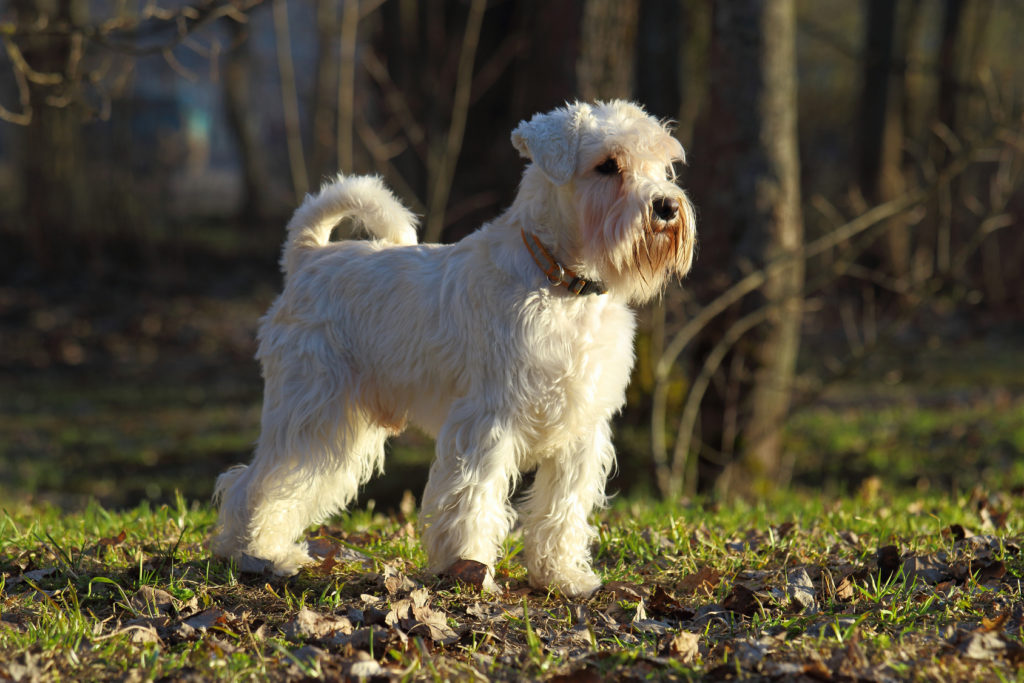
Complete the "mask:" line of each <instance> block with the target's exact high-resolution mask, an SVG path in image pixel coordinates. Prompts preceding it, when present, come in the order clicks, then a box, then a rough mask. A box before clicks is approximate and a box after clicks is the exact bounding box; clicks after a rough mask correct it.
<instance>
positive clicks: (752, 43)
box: [704, 0, 804, 493]
mask: <svg viewBox="0 0 1024 683" xmlns="http://www.w3.org/2000/svg"><path fill="white" fill-rule="evenodd" d="M795 30H796V24H795V7H794V0H730V1H729V2H717V3H715V6H714V24H713V39H712V59H711V70H710V79H709V80H710V91H711V112H710V116H709V121H712V122H714V124H713V125H711V126H709V128H710V132H709V135H710V137H711V143H710V148H711V149H710V152H711V154H710V155H709V156H708V158H707V159H706V160H705V161H706V163H707V164H708V165H709V166H710V174H711V178H712V181H711V184H710V185H706V186H705V187H706V188H713V189H711V190H710V192H711V194H712V195H713V197H714V199H712V200H711V201H709V204H708V207H707V209H708V210H707V211H706V214H705V216H706V218H705V220H704V224H706V225H713V226H715V228H714V229H715V230H716V231H722V232H724V233H725V235H726V239H728V240H729V241H730V242H731V243H732V244H733V245H735V251H734V254H735V257H734V258H735V262H734V267H733V272H734V274H735V275H736V276H739V275H741V274H742V272H743V271H744V270H749V269H751V268H760V267H762V266H763V265H764V264H766V263H768V262H770V261H772V260H774V259H776V258H778V257H780V256H782V255H784V254H786V253H787V252H792V251H795V250H797V249H798V248H799V247H800V245H801V243H802V241H803V219H802V214H801V209H800V186H799V179H800V174H799V157H798V148H797V114H796V112H797V107H796V95H797V83H796V50H795ZM803 280H804V269H803V262H802V260H799V259H797V260H794V261H793V262H792V264H791V265H788V266H786V267H784V268H776V269H773V270H771V271H770V272H769V276H768V278H767V281H766V283H765V285H764V286H763V287H762V289H761V290H760V291H759V292H757V293H756V296H750V297H748V298H747V299H746V300H745V301H744V302H742V304H741V307H740V309H739V310H736V311H734V312H733V314H732V319H733V321H734V322H735V321H742V320H747V321H749V320H751V317H750V315H751V313H752V312H753V311H756V310H758V309H765V320H764V322H763V323H761V324H759V325H756V326H754V327H753V329H752V330H751V332H750V333H748V334H746V335H745V336H744V337H743V340H742V341H741V342H740V343H739V344H738V345H737V346H736V347H735V349H734V351H733V354H734V357H733V358H731V359H728V360H726V362H724V363H723V364H722V367H723V368H726V369H730V368H731V369H732V373H731V374H732V376H731V377H730V378H728V380H727V381H725V382H723V383H722V387H721V388H720V389H719V390H718V391H717V392H716V393H715V394H712V395H711V396H710V398H711V402H712V403H716V402H717V405H713V406H710V407H711V411H710V412H711V413H712V415H713V416H715V417H717V419H718V421H719V422H718V427H717V429H716V430H715V436H716V437H717V443H713V444H711V445H712V447H713V448H717V450H718V451H719V452H720V453H734V454H735V455H734V456H733V457H732V462H731V463H730V464H729V465H728V466H727V467H726V468H725V472H724V475H723V477H722V479H721V480H720V482H719V483H720V485H721V486H722V487H723V488H724V489H726V490H729V491H733V492H740V493H745V492H753V493H760V492H763V491H764V490H766V489H768V488H770V487H771V486H773V485H775V484H776V483H780V479H781V478H783V473H782V467H781V465H782V457H781V443H780V435H781V428H782V424H783V421H784V419H785V417H786V414H787V412H788V410H789V401H790V391H791V387H792V383H793V377H794V374H795V366H796V357H797V351H798V348H799V340H800V323H801V317H802V305H801V290H802V288H803ZM736 354H739V356H738V357H737V356H736ZM737 383H738V384H737ZM736 386H738V388H739V393H738V394H737V395H738V396H739V397H740V404H739V406H738V408H739V410H738V412H737V411H735V406H731V405H729V399H728V397H729V395H730V392H731V390H730V387H736ZM731 412H737V416H736V418H735V419H736V424H737V428H736V429H735V430H733V429H731V428H729V427H727V426H723V419H724V418H726V416H728V415H729V414H730V413H731ZM706 422H707V421H706V420H705V423H706ZM734 432H735V433H734ZM708 436H709V434H708V433H707V431H705V433H704V437H705V439H707V438H708ZM726 441H729V442H730V443H726Z"/></svg>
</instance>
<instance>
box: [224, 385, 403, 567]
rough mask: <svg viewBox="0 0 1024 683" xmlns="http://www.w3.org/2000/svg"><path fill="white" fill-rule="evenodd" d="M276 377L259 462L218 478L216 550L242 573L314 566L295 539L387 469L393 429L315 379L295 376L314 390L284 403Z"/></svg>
mask: <svg viewBox="0 0 1024 683" xmlns="http://www.w3.org/2000/svg"><path fill="white" fill-rule="evenodd" d="M276 379H278V375H276V374H268V382H267V391H266V395H265V402H264V411H263V431H262V433H261V434H260V441H259V443H258V445H257V448H256V456H255V458H254V459H253V463H252V464H251V465H249V466H248V467H236V468H233V469H231V470H228V471H227V472H225V473H224V474H223V475H221V477H220V479H218V481H217V493H216V496H215V497H216V499H217V500H218V501H219V503H220V517H219V520H218V533H217V535H216V536H215V538H214V540H213V544H212V549H213V551H214V554H216V555H220V556H225V557H234V558H235V559H236V560H238V562H239V566H240V567H241V568H242V569H243V570H246V571H263V570H271V571H273V573H275V574H279V575H290V574H294V573H295V572H296V571H297V570H298V568H299V567H300V566H301V565H303V564H307V563H309V562H311V561H312V558H310V556H309V553H308V549H307V546H306V544H305V543H304V542H296V540H297V539H298V538H299V537H300V536H301V534H302V532H303V531H304V530H305V529H306V527H308V526H309V525H310V524H315V523H319V522H322V521H324V520H325V519H327V518H328V517H329V516H330V515H332V514H334V513H335V512H338V511H340V510H342V509H344V507H345V506H346V505H348V503H350V502H351V501H352V499H353V498H355V496H356V494H357V492H358V490H359V486H360V485H361V484H363V483H365V481H366V480H367V479H368V478H369V477H370V476H371V475H372V474H373V472H374V471H375V470H379V469H381V468H382V465H383V458H384V441H385V439H386V438H387V436H388V431H387V430H386V429H385V428H384V427H380V426H377V425H375V424H371V423H370V422H369V421H368V420H367V419H366V417H365V416H364V415H363V414H362V413H361V412H360V411H359V410H357V409H349V408H348V407H347V406H346V405H345V402H344V400H343V399H342V398H339V397H338V396H337V394H336V393H334V394H332V393H331V392H328V391H317V389H318V388H320V389H324V388H325V387H324V386H323V384H324V383H323V382H322V381H321V382H320V386H318V383H317V382H316V381H315V380H313V381H305V380H309V379H310V378H308V377H306V378H293V379H294V380H295V381H296V382H299V381H303V384H302V385H301V386H306V387H309V389H308V390H307V391H306V392H305V393H301V394H298V395H297V394H296V393H295V392H291V393H290V394H289V395H290V396H291V397H293V399H292V400H290V401H281V400H278V399H279V397H280V396H282V392H280V391H277V389H279V388H280V386H283V383H280V384H279V383H278V382H277V381H276ZM320 379H321V380H322V378H320ZM296 396H298V397H297V398H296Z"/></svg>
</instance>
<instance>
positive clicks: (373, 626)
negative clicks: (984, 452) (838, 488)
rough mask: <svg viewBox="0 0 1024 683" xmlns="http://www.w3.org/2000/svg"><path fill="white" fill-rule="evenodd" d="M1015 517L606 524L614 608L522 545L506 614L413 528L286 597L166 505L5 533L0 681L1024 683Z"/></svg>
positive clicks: (102, 512) (914, 512)
mask: <svg viewBox="0 0 1024 683" xmlns="http://www.w3.org/2000/svg"><path fill="white" fill-rule="evenodd" d="M1022 513H1024V504H1022V503H1021V501H1020V497H1019V496H1017V495H1011V494H1009V493H1007V492H1006V491H1005V490H1001V489H993V490H991V491H984V492H983V491H980V490H975V491H973V492H971V493H969V494H963V495H956V496H948V495H935V494H925V495H923V496H917V495H907V494H900V495H890V494H888V493H887V492H886V491H884V490H883V491H881V492H878V493H876V495H874V496H873V497H871V498H870V499H865V498H863V497H862V498H842V497H829V498H823V497H820V496H805V495H788V496H779V497H777V498H776V499H773V500H768V501H762V502H759V503H744V502H735V503H732V504H728V505H723V504H714V503H712V502H710V501H697V502H694V503H692V504H689V505H671V504H666V503H652V502H650V501H647V500H638V499H632V500H631V499H624V500H620V501H618V502H617V503H616V504H615V505H614V506H613V507H612V508H611V509H609V510H606V511H603V512H601V513H600V514H598V515H597V516H596V517H595V521H596V522H597V523H598V525H599V536H598V539H597V541H596V543H595V545H594V548H593V552H594V561H595V566H596V568H597V570H598V572H599V573H600V574H601V576H602V578H603V579H604V581H605V586H604V588H602V589H601V590H600V591H598V592H597V593H596V594H595V595H594V596H592V597H590V598H588V599H568V598H565V597H563V596H561V595H559V594H557V593H549V592H547V591H544V590H537V589H531V588H530V587H529V585H528V583H527V578H528V577H527V576H526V573H525V570H524V569H523V567H522V565H521V557H520V554H521V543H520V541H519V539H518V537H517V536H516V535H515V534H514V535H513V537H512V538H510V539H509V541H508V543H507V544H506V553H505V555H506V556H505V558H503V559H502V560H501V562H499V563H498V566H497V567H496V572H495V575H496V580H497V582H498V584H499V586H500V587H501V592H500V593H497V594H489V593H480V592H479V590H478V589H476V588H473V587H471V586H466V585H462V584H459V583H454V582H453V581H452V580H450V579H440V578H438V577H436V576H433V575H431V574H429V573H428V572H426V570H425V564H426V557H425V555H424V553H423V551H422V548H421V546H420V544H419V542H418V539H417V535H416V531H415V523H416V514H415V510H414V509H412V507H411V506H410V505H409V504H408V501H407V502H406V504H405V505H403V506H402V512H400V513H396V514H393V515H392V514H380V513H379V512H377V511H375V510H374V509H367V508H362V509H359V510H355V511H353V512H352V513H351V514H348V515H346V516H344V517H341V518H339V519H337V520H335V521H334V522H333V523H332V524H330V525H327V526H325V527H321V528H320V529H315V530H311V531H310V539H311V542H312V543H314V544H315V545H316V547H317V548H318V551H319V552H321V555H322V556H323V557H324V559H322V560H320V561H318V563H317V564H315V565H313V566H311V567H310V568H308V569H305V570H303V571H302V572H301V573H300V574H298V575H297V576H295V577H292V578H290V579H286V580H281V579H275V578H271V577H266V576H254V575H248V574H241V573H239V572H238V571H237V570H236V569H235V568H234V567H233V565H232V564H231V563H228V562H224V561H220V560H215V559H211V557H210V556H209V552H208V550H207V548H206V542H207V538H208V535H209V532H210V529H211V526H212V524H213V522H214V514H213V512H212V510H211V509H210V508H209V507H208V506H205V505H199V504H190V503H187V502H186V500H185V499H184V498H183V497H180V496H179V497H177V498H175V499H174V500H173V501H172V502H170V503H168V504H164V505H158V506H150V505H148V504H143V505H141V506H138V507H136V508H134V509H131V510H126V511H121V512H115V511H111V510H108V509H106V508H104V507H102V506H100V505H99V504H96V503H91V504H89V505H88V506H86V507H85V508H84V509H83V510H82V511H81V512H78V513H73V514H66V513H63V512H61V511H60V510H59V509H58V508H56V507H53V506H48V505H40V504H34V505H31V504H28V503H15V504H12V505H10V506H8V507H7V508H6V509H5V510H4V511H3V513H2V515H0V676H3V677H10V678H15V679H17V678H23V677H28V676H32V675H35V676H38V677H47V678H55V679H73V680H107V679H122V678H124V677H126V676H129V675H131V676H135V677H140V678H142V679H153V680H155V679H161V678H172V679H176V678H184V677H198V678H201V679H204V680H238V679H249V678H258V679H261V680H262V679H270V680H293V679H294V680H299V679H303V680H305V679H308V678H325V679H337V678H342V677H352V678H358V677H360V676H364V677H386V678H391V679H402V680H448V679H466V678H471V677H477V678H479V677H484V678H487V679H496V680H523V679H524V678H525V679H533V680H547V679H554V678H555V677H558V676H566V675H573V676H576V677H585V676H590V677H595V676H596V677H599V678H607V677H613V678H623V677H629V678H641V679H657V680H666V679H667V680H688V679H698V678H703V677H728V676H736V675H739V676H741V677H767V678H776V679H790V678H799V677H800V676H806V677H812V678H817V679H828V678H864V679H875V680H877V679H887V678H888V679H901V678H906V677H914V678H919V679H928V680H965V681H966V680H981V679H989V680H1020V679H1021V678H1022V677H1024V669H1022V668H1021V667H1022V666H1024V645H1022V644H1021V636H1022V628H1024V612H1022V610H1021V605H1022V604H1024V596H1022V595H1021V585H1022V580H1024V558H1022V555H1021V552H1020V549H1021V544H1022V543H1024V534H1022V527H1024V517H1022Z"/></svg>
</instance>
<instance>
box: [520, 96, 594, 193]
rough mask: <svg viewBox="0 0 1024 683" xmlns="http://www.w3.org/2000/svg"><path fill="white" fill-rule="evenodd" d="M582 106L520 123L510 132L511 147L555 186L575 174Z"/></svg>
mask: <svg viewBox="0 0 1024 683" xmlns="http://www.w3.org/2000/svg"><path fill="white" fill-rule="evenodd" d="M587 106H588V105H585V104H579V103H577V104H574V105H568V106H565V107H562V108H560V109H555V110H554V111H551V112H548V113H546V114H537V115H535V116H534V117H533V118H531V119H530V120H529V121H520V122H519V125H518V126H516V129H515V130H514V131H512V146H513V147H515V148H516V149H517V150H518V151H519V153H520V154H521V155H523V156H524V157H526V158H527V159H530V160H531V161H533V163H535V164H537V167H538V168H540V170H541V171H543V172H544V175H546V176H547V177H548V178H550V179H551V182H553V183H554V184H555V185H565V184H566V183H567V182H569V181H570V180H571V179H572V176H573V173H575V172H576V158H577V156H578V155H579V154H578V153H579V148H580V121H581V119H582V115H583V113H584V112H583V108H584V107H587Z"/></svg>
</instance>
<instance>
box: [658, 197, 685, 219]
mask: <svg viewBox="0 0 1024 683" xmlns="http://www.w3.org/2000/svg"><path fill="white" fill-rule="evenodd" d="M651 208H653V209H654V215H655V216H657V217H658V218H660V219H661V220H663V221H670V220H672V219H673V218H675V217H676V214H677V213H679V202H677V201H676V200H675V199H672V198H671V197H658V198H657V199H655V200H654V204H653V205H652V206H651Z"/></svg>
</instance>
